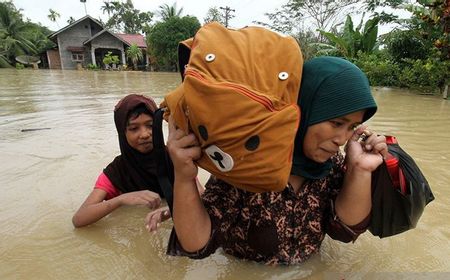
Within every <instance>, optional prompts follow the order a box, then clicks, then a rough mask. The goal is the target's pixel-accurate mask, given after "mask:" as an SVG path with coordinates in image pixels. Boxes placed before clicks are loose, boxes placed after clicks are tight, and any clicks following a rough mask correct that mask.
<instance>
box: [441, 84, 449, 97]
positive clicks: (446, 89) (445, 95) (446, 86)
mask: <svg viewBox="0 0 450 280" xmlns="http://www.w3.org/2000/svg"><path fill="white" fill-rule="evenodd" d="M442 97H443V98H444V99H447V97H448V84H446V85H445V87H444V91H443V92H442Z"/></svg>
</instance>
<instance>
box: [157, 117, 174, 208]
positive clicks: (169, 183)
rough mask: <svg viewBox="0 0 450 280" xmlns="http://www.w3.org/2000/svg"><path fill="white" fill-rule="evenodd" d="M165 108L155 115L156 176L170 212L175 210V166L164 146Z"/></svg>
mask: <svg viewBox="0 0 450 280" xmlns="http://www.w3.org/2000/svg"><path fill="white" fill-rule="evenodd" d="M164 111H165V108H160V109H158V110H156V111H155V113H154V114H153V147H154V148H153V149H154V150H155V156H156V161H157V169H156V174H157V176H158V183H159V185H160V187H161V190H162V192H163V194H164V197H165V198H166V201H167V205H168V206H169V209H170V212H171V213H172V209H173V181H174V175H173V164H172V160H171V159H170V157H169V154H168V153H167V151H166V145H165V144H164V134H163V130H162V123H163V115H164Z"/></svg>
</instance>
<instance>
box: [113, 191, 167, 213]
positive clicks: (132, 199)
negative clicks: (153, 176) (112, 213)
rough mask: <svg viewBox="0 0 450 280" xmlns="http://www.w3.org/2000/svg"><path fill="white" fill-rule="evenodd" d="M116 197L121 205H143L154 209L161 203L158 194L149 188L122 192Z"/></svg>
mask: <svg viewBox="0 0 450 280" xmlns="http://www.w3.org/2000/svg"><path fill="white" fill-rule="evenodd" d="M118 199H119V200H120V204H121V205H145V206H147V207H148V208H150V209H156V208H158V207H159V205H160V204H161V197H159V194H157V193H155V192H152V191H149V190H144V191H136V192H129V193H124V194H121V195H120V196H119V197H118Z"/></svg>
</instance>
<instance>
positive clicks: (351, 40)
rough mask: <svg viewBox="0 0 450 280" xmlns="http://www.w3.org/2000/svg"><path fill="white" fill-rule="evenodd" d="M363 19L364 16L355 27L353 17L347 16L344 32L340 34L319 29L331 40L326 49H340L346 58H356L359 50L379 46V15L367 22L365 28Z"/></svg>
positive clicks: (368, 49)
mask: <svg viewBox="0 0 450 280" xmlns="http://www.w3.org/2000/svg"><path fill="white" fill-rule="evenodd" d="M363 19H364V16H363V17H362V19H361V21H360V23H359V25H358V26H357V27H356V28H354V27H353V21H352V18H351V17H350V16H347V19H346V21H345V24H344V29H343V31H342V34H339V35H338V34H334V33H331V32H326V31H324V30H318V31H319V32H320V34H322V35H323V36H324V37H325V38H327V39H328V40H329V41H330V42H331V44H330V45H329V46H328V47H327V48H325V49H328V51H329V50H331V49H334V50H338V51H339V52H341V53H342V55H344V56H345V57H346V58H355V57H356V56H357V54H358V52H363V53H371V52H373V51H374V50H375V49H376V48H377V47H378V46H377V36H378V23H379V22H380V19H379V18H378V17H374V18H372V19H369V20H368V21H367V22H366V23H365V25H364V29H362V25H363ZM361 29H362V30H361Z"/></svg>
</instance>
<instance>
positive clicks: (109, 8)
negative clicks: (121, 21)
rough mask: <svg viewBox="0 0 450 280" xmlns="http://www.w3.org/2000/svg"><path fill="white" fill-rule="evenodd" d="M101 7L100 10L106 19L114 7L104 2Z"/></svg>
mask: <svg viewBox="0 0 450 280" xmlns="http://www.w3.org/2000/svg"><path fill="white" fill-rule="evenodd" d="M103 4H104V5H103V6H101V9H102V11H103V13H107V14H108V19H109V18H110V17H111V13H112V12H113V11H114V8H115V5H114V4H112V3H110V2H109V1H104V2H103Z"/></svg>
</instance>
